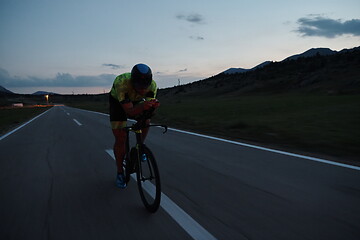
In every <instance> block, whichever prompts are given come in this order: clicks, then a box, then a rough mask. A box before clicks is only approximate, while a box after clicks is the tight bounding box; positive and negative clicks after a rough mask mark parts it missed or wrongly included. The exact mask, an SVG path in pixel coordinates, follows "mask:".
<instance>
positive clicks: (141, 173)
mask: <svg viewBox="0 0 360 240" xmlns="http://www.w3.org/2000/svg"><path fill="white" fill-rule="evenodd" d="M140 149H141V152H140V153H141V154H139V155H138V156H142V154H146V156H147V161H145V162H141V160H140V159H138V161H137V163H138V167H137V169H136V180H137V185H138V189H139V193H140V197H141V200H142V202H143V204H144V206H145V208H146V209H147V210H148V211H149V212H150V213H155V212H156V211H157V210H158V208H159V206H160V201H161V183H160V174H159V170H158V167H157V164H156V160H155V157H154V154H153V153H152V152H151V151H150V149H149V148H148V147H146V146H145V145H143V146H142V147H141V148H140ZM151 175H152V176H151ZM148 178H150V179H148ZM149 180H150V182H151V183H152V184H153V185H151V184H150V183H149V182H148V181H149Z"/></svg>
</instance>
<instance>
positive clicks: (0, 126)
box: [0, 107, 49, 135]
mask: <svg viewBox="0 0 360 240" xmlns="http://www.w3.org/2000/svg"><path fill="white" fill-rule="evenodd" d="M48 109H49V107H22V108H0V135H3V134H5V133H6V132H8V131H10V130H12V129H14V128H16V127H17V126H18V125H20V124H22V123H24V122H26V121H28V120H30V119H32V118H33V117H35V116H37V115H39V114H40V113H42V112H45V111H46V110H48Z"/></svg>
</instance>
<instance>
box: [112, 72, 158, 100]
mask: <svg viewBox="0 0 360 240" xmlns="http://www.w3.org/2000/svg"><path fill="white" fill-rule="evenodd" d="M147 90H148V92H147V93H146V95H145V96H142V95H140V94H138V93H137V92H136V91H135V89H134V88H133V87H132V85H131V73H123V74H121V75H119V76H117V77H116V78H115V80H114V84H113V86H112V88H111V91H110V95H111V96H112V97H113V98H115V99H116V100H118V101H119V102H120V103H127V102H133V103H138V102H140V101H142V100H143V99H144V98H145V99H147V98H155V97H156V93H157V86H156V83H155V81H154V80H153V81H152V82H151V84H150V86H149V87H148V89H147Z"/></svg>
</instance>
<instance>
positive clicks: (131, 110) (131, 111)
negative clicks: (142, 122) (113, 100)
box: [121, 100, 160, 117]
mask: <svg viewBox="0 0 360 240" xmlns="http://www.w3.org/2000/svg"><path fill="white" fill-rule="evenodd" d="M159 105H160V103H159V101H157V100H156V101H154V100H152V101H145V102H143V103H140V104H137V105H135V106H134V105H133V104H132V102H127V103H123V104H121V106H122V107H123V109H124V111H125V113H126V114H127V115H128V116H130V117H135V116H137V115H139V114H141V113H142V112H143V111H145V110H149V109H150V108H152V107H153V108H158V107H159Z"/></svg>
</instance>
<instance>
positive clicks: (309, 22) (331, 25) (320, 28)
mask: <svg viewBox="0 0 360 240" xmlns="http://www.w3.org/2000/svg"><path fill="white" fill-rule="evenodd" d="M297 22H298V24H299V25H300V26H299V28H298V29H297V30H296V32H299V33H301V34H302V36H303V37H311V36H319V37H326V38H335V37H337V36H341V35H344V34H350V35H354V36H360V19H352V20H349V21H344V22H343V21H342V20H340V19H338V20H334V19H330V18H324V17H321V16H319V15H309V17H304V18H300V19H299V20H298V21H297Z"/></svg>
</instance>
